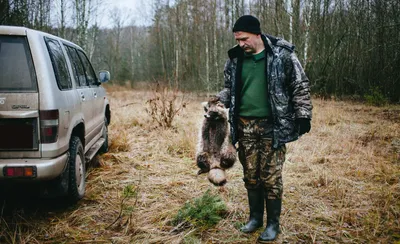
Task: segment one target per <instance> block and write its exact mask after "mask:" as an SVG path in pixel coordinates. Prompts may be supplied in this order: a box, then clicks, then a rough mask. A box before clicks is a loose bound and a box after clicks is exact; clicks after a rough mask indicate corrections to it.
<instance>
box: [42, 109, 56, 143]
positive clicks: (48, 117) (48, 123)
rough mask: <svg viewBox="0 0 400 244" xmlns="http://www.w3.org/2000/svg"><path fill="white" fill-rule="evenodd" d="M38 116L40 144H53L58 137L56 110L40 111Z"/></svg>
mask: <svg viewBox="0 0 400 244" xmlns="http://www.w3.org/2000/svg"><path fill="white" fill-rule="evenodd" d="M39 116H40V139H41V142H42V143H53V142H56V141H57V137H58V118H59V113H58V110H57V109H55V110H41V111H40V112H39Z"/></svg>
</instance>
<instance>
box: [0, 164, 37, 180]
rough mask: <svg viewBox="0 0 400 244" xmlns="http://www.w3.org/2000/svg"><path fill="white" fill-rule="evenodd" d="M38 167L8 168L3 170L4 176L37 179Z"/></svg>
mask: <svg viewBox="0 0 400 244" xmlns="http://www.w3.org/2000/svg"><path fill="white" fill-rule="evenodd" d="M36 172H37V170H36V167H35V166H22V167H8V166H5V167H4V168H3V174H4V176H5V177H27V178H34V177H36Z"/></svg>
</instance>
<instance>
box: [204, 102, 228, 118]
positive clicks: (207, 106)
mask: <svg viewBox="0 0 400 244" xmlns="http://www.w3.org/2000/svg"><path fill="white" fill-rule="evenodd" d="M202 105H203V107H204V111H205V114H204V117H205V118H206V119H207V120H226V119H227V115H226V109H225V106H224V104H223V103H221V102H220V101H219V99H218V98H216V97H214V98H211V99H210V100H209V101H208V102H203V103H202Z"/></svg>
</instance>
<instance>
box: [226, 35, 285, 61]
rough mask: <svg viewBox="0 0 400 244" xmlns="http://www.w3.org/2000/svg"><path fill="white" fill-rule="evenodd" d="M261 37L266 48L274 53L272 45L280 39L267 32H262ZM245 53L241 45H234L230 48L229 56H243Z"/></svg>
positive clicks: (231, 57)
mask: <svg viewBox="0 0 400 244" xmlns="http://www.w3.org/2000/svg"><path fill="white" fill-rule="evenodd" d="M261 39H262V41H263V43H264V46H265V50H266V51H267V52H269V53H271V54H272V53H273V51H272V46H273V45H274V44H276V42H277V41H278V39H277V38H276V37H274V36H270V35H267V34H261ZM243 55H244V51H243V50H242V48H241V47H240V46H239V45H235V46H234V47H232V48H231V49H229V50H228V56H229V58H230V59H234V58H243Z"/></svg>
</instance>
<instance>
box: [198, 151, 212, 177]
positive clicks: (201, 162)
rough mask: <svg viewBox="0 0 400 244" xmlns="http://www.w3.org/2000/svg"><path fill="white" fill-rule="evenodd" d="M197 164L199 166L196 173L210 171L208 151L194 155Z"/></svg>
mask: <svg viewBox="0 0 400 244" xmlns="http://www.w3.org/2000/svg"><path fill="white" fill-rule="evenodd" d="M196 163H197V166H198V167H199V168H200V170H199V172H197V174H202V173H206V172H208V171H210V162H209V161H208V153H206V152H202V153H199V154H198V155H197V157H196Z"/></svg>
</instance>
